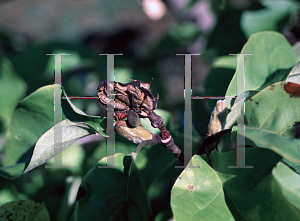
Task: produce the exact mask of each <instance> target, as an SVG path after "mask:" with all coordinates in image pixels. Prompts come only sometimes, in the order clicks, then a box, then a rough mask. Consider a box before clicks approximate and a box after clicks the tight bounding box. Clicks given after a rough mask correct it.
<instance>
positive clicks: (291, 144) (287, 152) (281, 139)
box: [232, 127, 300, 164]
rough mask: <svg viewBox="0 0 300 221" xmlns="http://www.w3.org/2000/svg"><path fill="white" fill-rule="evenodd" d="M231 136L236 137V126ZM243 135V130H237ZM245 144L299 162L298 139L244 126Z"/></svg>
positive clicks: (299, 141)
mask: <svg viewBox="0 0 300 221" xmlns="http://www.w3.org/2000/svg"><path fill="white" fill-rule="evenodd" d="M232 132H233V134H234V135H233V136H234V137H236V127H233V129H232ZM237 133H239V134H240V135H242V136H244V131H238V132H237ZM245 138H247V139H249V140H245V144H248V145H252V146H253V145H254V146H258V147H262V148H267V149H271V150H273V151H274V152H276V153H277V154H279V155H280V156H282V157H284V158H285V159H287V160H288V161H291V162H293V163H296V164H300V158H299V156H300V140H299V139H289V138H287V137H285V136H282V135H280V134H277V133H272V132H269V131H266V130H262V129H255V128H249V127H245Z"/></svg>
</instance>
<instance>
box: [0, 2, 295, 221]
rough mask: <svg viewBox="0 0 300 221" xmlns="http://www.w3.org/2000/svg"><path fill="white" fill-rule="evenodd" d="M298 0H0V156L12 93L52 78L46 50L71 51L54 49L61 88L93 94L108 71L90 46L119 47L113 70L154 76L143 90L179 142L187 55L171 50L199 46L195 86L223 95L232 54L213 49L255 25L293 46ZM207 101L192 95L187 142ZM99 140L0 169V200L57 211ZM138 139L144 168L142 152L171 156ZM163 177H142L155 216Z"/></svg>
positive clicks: (55, 215)
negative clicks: (24, 169) (49, 163)
mask: <svg viewBox="0 0 300 221" xmlns="http://www.w3.org/2000/svg"><path fill="white" fill-rule="evenodd" d="M299 4H300V3H299V1H296V0H283V1H271V0H264V1H263V0H210V1H209V0H127V1H124V0H112V1H104V0H98V1H89V0H88V1H83V0H78V1H75V0H68V1H48V2H46V1H38V0H33V1H1V3H0V56H1V70H0V85H1V92H0V101H1V103H0V165H1V166H2V165H3V163H4V158H5V147H6V138H5V137H6V132H7V128H8V127H9V122H10V119H11V117H12V114H13V111H14V109H15V107H16V104H17V103H16V102H17V101H19V100H21V99H23V98H24V97H25V96H27V95H29V94H31V93H32V92H34V91H36V90H37V89H38V88H40V87H42V86H45V85H49V84H53V83H54V58H53V56H46V55H45V54H46V53H71V56H63V59H62V84H63V86H64V89H65V91H66V93H67V94H68V95H69V96H80V97H83V96H95V95H96V93H97V86H98V84H99V83H100V82H101V81H102V80H105V79H106V57H105V56H98V53H123V56H116V57H115V80H116V81H118V82H123V83H126V82H129V81H130V80H129V79H138V80H142V81H145V82H149V81H150V79H151V78H153V80H152V82H151V90H152V92H153V94H154V95H156V94H157V93H158V94H159V101H158V109H160V110H158V112H159V113H160V114H161V116H163V117H164V119H165V122H166V125H167V127H168V129H170V131H171V133H172V135H173V137H174V139H175V142H176V144H177V145H178V146H179V147H180V148H183V119H184V98H183V95H184V93H183V91H184V65H185V64H184V58H183V56H176V54H177V53H201V56H193V57H192V79H191V81H192V95H193V96H224V95H225V92H226V89H227V87H228V84H229V83H230V80H231V78H232V76H233V74H234V69H232V68H233V67H235V61H234V60H232V59H229V60H228V63H226V64H225V65H224V64H223V65H219V63H218V62H217V61H218V60H217V59H218V58H220V57H221V56H225V55H228V54H236V53H239V52H240V51H241V49H242V46H243V45H244V44H245V43H246V41H247V39H248V38H249V36H250V35H251V34H254V33H256V32H259V31H267V30H273V31H278V32H281V33H282V34H284V36H285V37H286V39H287V40H288V41H289V42H290V44H291V45H294V48H296V47H298V48H299V39H300V19H299V17H300V7H299ZM297 42H298V43H297ZM72 102H73V103H74V104H75V105H76V106H77V107H78V108H80V109H81V110H83V111H84V112H85V113H87V114H89V115H97V116H99V115H101V116H105V111H103V110H101V109H100V108H99V107H98V106H97V105H96V102H95V100H88V99H85V100H72ZM215 102H216V100H194V101H193V102H192V111H193V150H194V152H197V151H198V149H199V148H200V146H201V143H202V140H203V138H204V136H205V134H206V132H207V125H208V122H209V118H210V113H211V111H212V109H213V107H214V104H215ZM24 126H26V125H24ZM105 145H106V143H105V139H104V137H100V136H96V135H91V136H89V137H86V138H84V139H82V140H80V141H78V142H76V143H75V144H73V145H72V146H70V147H69V148H67V149H66V150H65V151H64V152H63V156H65V157H64V158H63V164H64V165H69V166H71V169H45V167H44V165H42V166H40V167H38V168H37V169H35V170H33V171H31V172H29V173H26V174H25V175H22V176H21V177H19V178H18V179H15V180H7V179H4V178H1V177H0V181H1V182H0V206H1V205H2V204H4V203H6V202H10V201H13V200H20V199H31V200H35V201H38V202H40V201H43V202H45V205H46V207H47V209H48V210H49V213H50V217H51V220H65V218H64V215H61V214H62V212H61V209H60V208H62V204H63V198H64V197H66V196H65V193H66V191H67V188H68V185H67V184H68V183H67V180H68V179H69V180H70V179H71V178H70V177H72V178H73V179H75V178H74V177H79V180H80V179H81V178H82V177H83V176H84V175H85V174H86V173H87V172H88V171H89V169H90V168H91V167H92V166H93V165H95V164H96V162H97V161H98V160H100V159H101V158H103V157H105V154H106V150H105ZM156 148H158V147H156ZM134 149H135V145H134V144H132V143H130V142H128V141H127V140H125V139H124V138H122V137H120V136H118V135H116V152H122V153H131V152H132V151H134ZM145 149H146V150H145V156H144V157H145V158H143V159H141V160H140V162H139V163H138V164H140V165H143V167H144V169H145V171H146V168H147V167H149V162H147V157H150V156H152V155H153V156H154V157H155V156H157V155H160V154H161V152H163V154H166V156H167V158H166V159H165V160H166V161H167V162H164V163H161V165H160V166H158V167H157V168H156V169H153V171H152V173H155V170H160V169H161V168H164V167H165V166H166V165H168V168H170V167H171V166H174V164H176V159H175V160H174V156H173V155H172V154H171V153H168V152H167V151H166V150H164V149H162V148H161V149H158V150H157V149H156V150H150V148H148V149H147V148H145ZM143 160H144V162H143ZM168 160H174V161H173V162H172V163H169V162H168ZM152 163H153V164H154V163H155V162H152ZM150 166H151V164H150ZM152 166H153V165H152ZM171 173H173V175H172V176H171V177H177V176H178V174H179V173H180V171H178V170H177V171H176V170H174V169H172V172H171ZM161 176H163V175H161ZM67 177H69V178H68V179H67ZM144 177H145V179H146V180H145V182H146V183H147V177H148V179H150V180H151V178H149V177H151V175H149V174H147V171H146V172H145V174H144ZM170 180H171V181H170ZM170 180H168V181H170V183H169V184H168V185H165V184H161V183H160V182H159V180H158V181H155V182H156V186H155V185H152V186H148V188H149V189H148V192H149V194H150V195H151V196H152V198H151V205H152V210H153V213H154V215H157V219H158V220H168V219H169V218H170V217H171V216H172V214H171V211H170V208H169V206H168V205H169V201H168V200H169V199H168V198H169V196H168V194H167V193H168V190H169V189H168V188H170V186H172V179H170ZM165 181H166V180H162V182H165ZM160 185H162V186H164V185H165V186H164V188H165V192H164V193H166V196H165V197H164V198H161V197H159V195H160V194H161V192H156V188H159V187H160ZM151 191H152V192H151ZM74 194H75V195H76V193H74ZM162 211H167V212H164V213H162ZM162 214H164V215H162Z"/></svg>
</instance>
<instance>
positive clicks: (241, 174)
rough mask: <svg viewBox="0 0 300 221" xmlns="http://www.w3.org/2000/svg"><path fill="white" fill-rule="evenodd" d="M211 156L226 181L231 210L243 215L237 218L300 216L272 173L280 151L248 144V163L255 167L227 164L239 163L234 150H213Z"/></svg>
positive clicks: (291, 218)
mask: <svg viewBox="0 0 300 221" xmlns="http://www.w3.org/2000/svg"><path fill="white" fill-rule="evenodd" d="M210 158H211V162H212V165H213V168H214V170H215V172H216V174H217V176H218V177H219V179H220V181H221V182H222V183H223V190H224V191H225V192H226V194H227V197H226V195H225V199H226V202H227V205H228V207H229V209H230V211H231V212H232V213H233V214H236V212H238V213H239V214H240V215H241V216H242V219H237V220H278V221H280V220H285V219H286V217H289V220H300V216H299V214H298V213H297V211H295V209H294V208H292V207H291V205H290V204H289V203H288V202H287V200H286V199H285V197H284V195H283V194H282V191H281V187H280V185H279V183H278V182H277V181H276V179H275V178H274V177H273V176H272V174H271V171H272V169H273V167H274V166H275V165H276V164H277V163H278V161H279V160H280V158H281V157H280V156H279V155H277V154H276V153H274V152H273V151H270V150H267V149H262V148H246V149H245V165H246V166H253V168H228V166H234V165H235V164H236V151H235V150H233V151H229V152H225V153H219V152H217V151H213V152H212V154H211V155H210ZM200 170H201V168H200V169H199V171H200ZM200 177H201V176H200ZM202 198H203V197H201V198H199V199H202Z"/></svg>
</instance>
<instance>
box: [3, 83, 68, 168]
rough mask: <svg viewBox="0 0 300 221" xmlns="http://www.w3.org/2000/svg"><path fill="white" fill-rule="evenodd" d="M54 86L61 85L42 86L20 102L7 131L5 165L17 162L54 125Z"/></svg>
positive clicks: (58, 87)
mask: <svg viewBox="0 0 300 221" xmlns="http://www.w3.org/2000/svg"><path fill="white" fill-rule="evenodd" d="M54 88H55V89H57V90H60V85H49V86H45V87H42V88H40V89H38V90H37V91H35V92H34V93H32V94H30V95H29V96H27V97H26V98H24V99H23V100H22V101H20V102H19V104H18V106H17V108H16V110H15V112H14V114H13V117H12V121H11V125H10V127H9V130H8V133H7V148H6V156H5V162H4V165H5V166H11V165H13V164H15V163H17V161H18V160H19V159H20V157H21V156H22V155H24V154H25V153H26V152H28V151H29V150H30V149H32V148H33V147H34V145H35V143H36V142H37V140H38V139H39V138H40V137H41V136H42V135H43V134H44V133H45V132H46V131H47V130H49V129H50V128H51V127H53V125H54V109H53V105H54ZM63 118H64V116H63ZM29 159H30V158H29ZM29 159H27V160H25V161H27V162H28V161H29Z"/></svg>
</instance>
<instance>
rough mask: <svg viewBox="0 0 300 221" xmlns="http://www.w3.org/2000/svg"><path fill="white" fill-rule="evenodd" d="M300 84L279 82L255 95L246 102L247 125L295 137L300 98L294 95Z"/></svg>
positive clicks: (299, 119) (299, 112)
mask: <svg viewBox="0 0 300 221" xmlns="http://www.w3.org/2000/svg"><path fill="white" fill-rule="evenodd" d="M293 90H296V91H297V90H298V91H300V85H298V84H294V83H286V82H278V83H275V84H272V85H270V86H269V87H267V88H265V89H264V90H262V91H261V92H259V93H257V94H256V95H254V96H253V97H252V98H250V99H249V100H247V101H246V103H245V121H246V123H245V124H246V126H247V127H250V128H260V129H263V130H266V131H270V132H275V133H278V134H282V135H284V136H286V137H288V138H295V137H296V136H297V131H296V130H295V129H296V128H295V126H297V125H296V122H299V121H300V111H299V110H300V99H299V97H298V96H294V95H293V92H292V91H293Z"/></svg>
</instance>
